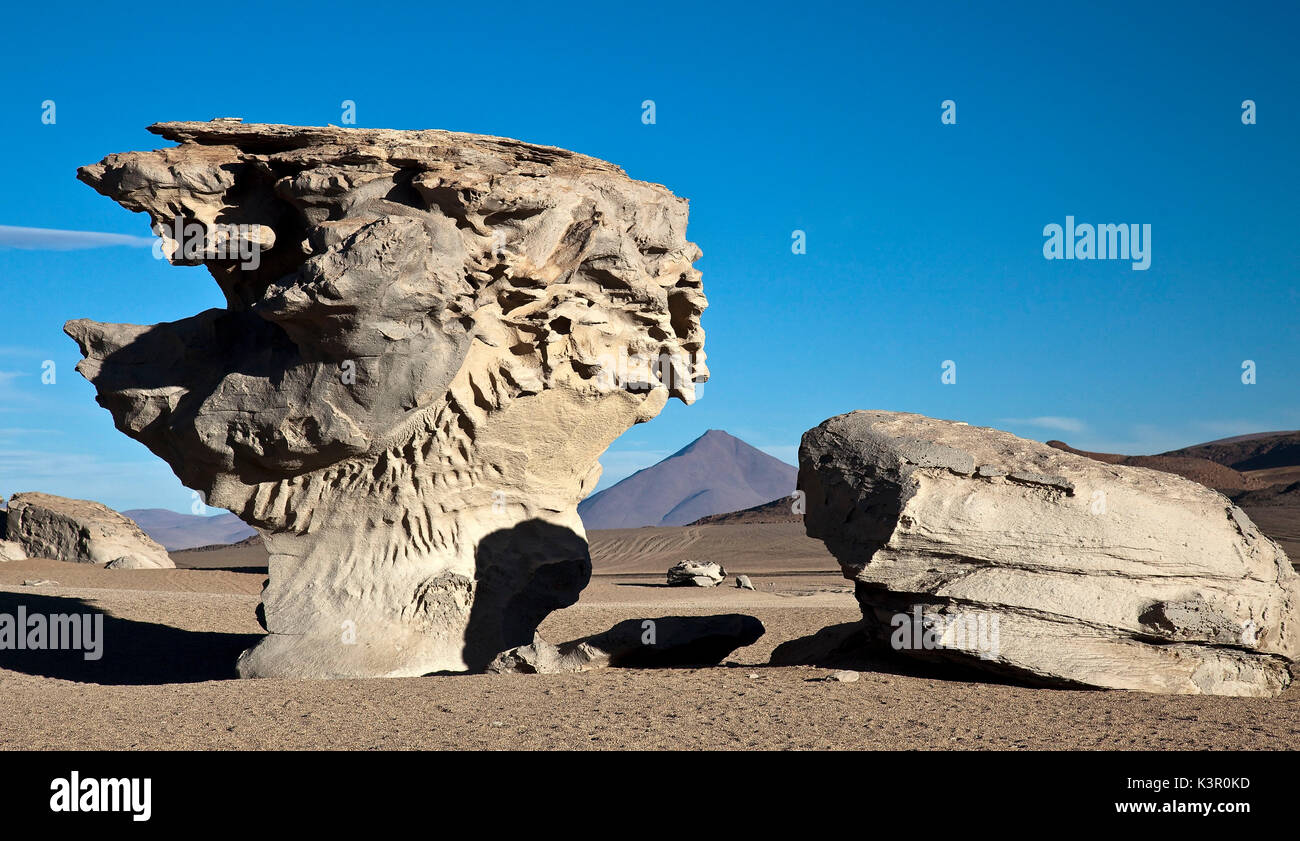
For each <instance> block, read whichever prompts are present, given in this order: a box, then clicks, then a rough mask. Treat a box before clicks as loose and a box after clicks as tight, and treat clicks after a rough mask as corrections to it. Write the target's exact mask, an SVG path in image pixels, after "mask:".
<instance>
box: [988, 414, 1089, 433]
mask: <svg viewBox="0 0 1300 841" xmlns="http://www.w3.org/2000/svg"><path fill="white" fill-rule="evenodd" d="M998 423H1005V424H1010V425H1013V426H1033V427H1037V428H1039V429H1055V430H1057V431H1058V432H1073V433H1075V434H1078V433H1081V432H1084V431H1086V430H1087V428H1088V425H1087V424H1086V423H1084V422H1083V421H1081V420H1079V419H1078V418H1063V417H1057V416H1055V415H1042V416H1040V417H1036V418H1002V419H1000V420H999V421H998Z"/></svg>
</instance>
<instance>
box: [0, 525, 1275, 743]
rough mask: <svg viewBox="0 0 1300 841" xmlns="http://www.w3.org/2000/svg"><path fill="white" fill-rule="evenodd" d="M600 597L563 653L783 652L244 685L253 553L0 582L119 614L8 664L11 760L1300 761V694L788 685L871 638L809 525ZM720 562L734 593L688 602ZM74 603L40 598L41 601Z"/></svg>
mask: <svg viewBox="0 0 1300 841" xmlns="http://www.w3.org/2000/svg"><path fill="white" fill-rule="evenodd" d="M590 538H591V546H592V557H593V566H594V569H595V572H594V575H593V577H592V580H591V583H590V585H589V586H588V587H587V588H586V589H585V590H584V591H583V592H582V596H581V599H580V600H579V601H578V603H577V604H575V605H573V606H571V607H569V608H566V609H563V610H560V611H557V612H555V613H553V614H552V615H551V616H550V617H548V618H547V619H546V621H545V622H544V623H543V624H542V626H541V628H540V631H541V634H542V635H543V636H544V637H546V638H547V639H549V640H552V641H563V640H568V639H574V638H577V637H581V636H584V635H587V634H593V633H598V632H600V631H602V630H605V629H607V628H609V627H610V626H612V625H613V624H615V623H616V622H619V621H622V620H625V619H630V618H654V617H659V616H669V615H703V614H715V613H733V612H735V613H746V614H750V615H753V616H756V617H758V618H759V619H760V620H761V621H762V622H763V624H764V626H765V627H766V633H765V634H764V636H763V637H762V638H761V639H760V640H759V641H758V642H756V643H755V644H753V645H750V646H747V647H745V648H741V649H738V650H737V651H735V652H734V653H733V654H732V655H731V656H730V657H728V658H727V660H726V661H724V663H723V664H721V665H719V666H717V667H712V668H696V669H623V668H608V669H602V670H597V671H591V672H585V673H576V674H561V675H518V674H505V675H492V674H477V675H436V676H428V677H419V678H393V679H367V680H281V679H258V680H239V679H237V678H236V676H235V670H234V661H235V657H236V656H237V655H238V654H239V652H240V651H241V650H243V649H245V648H247V647H249V646H250V645H252V644H253V643H254V642H256V641H257V639H258V637H259V636H260V635H261V634H262V633H263V631H262V629H261V627H260V626H259V625H258V622H257V620H256V618H255V609H256V607H257V604H258V599H259V594H260V591H261V587H262V583H263V581H264V580H265V578H266V574H265V555H264V552H263V550H262V548H261V547H260V546H258V545H257V544H256V543H255V542H254V543H253V544H251V545H249V544H245V545H235V546H228V547H221V548H219V549H214V550H208V551H202V550H190V551H182V552H175V553H173V558H174V559H175V561H176V563H177V567H178V568H177V569H160V570H105V569H102V568H99V567H96V566H94V565H88V564H71V563H61V562H57V561H50V560H44V559H32V560H25V561H14V562H10V563H6V564H3V565H0V611H7V612H13V611H14V610H15V609H16V606H17V605H18V604H25V605H27V607H28V609H29V610H33V611H35V610H40V611H45V612H48V613H60V612H63V613H76V612H86V611H103V612H104V613H105V614H106V620H105V625H104V653H103V658H102V659H101V660H99V661H86V660H84V659H83V656H82V654H81V653H80V652H54V653H43V652H42V653H33V652H18V651H6V652H3V654H2V655H0V693H3V695H4V697H5V698H6V701H7V704H6V706H7V709H8V712H7V714H6V715H5V716H4V717H3V718H0V746H2V747H4V748H9V749H36V750H44V749H91V750H99V749H106V750H116V749H249V750H263V749H349V750H356V749H360V750H367V749H469V750H513V749H574V750H611V749H665V750H672V749H719V750H730V749H742V750H753V749H772V750H830V749H849V750H856V749H897V750H911V749H921V750H929V749H944V750H952V749H957V750H966V749H1031V750H1061V749H1066V750H1078V749H1084V750H1086V749H1113V750H1184V749H1185V750H1233V749H1245V750H1259V749H1263V750H1271V749H1294V748H1295V747H1296V746H1297V745H1300V685H1297V684H1292V685H1291V687H1289V688H1288V689H1287V690H1286V691H1285V692H1284V693H1283V694H1281V695H1280V696H1278V697H1275V698H1235V697H1217V696H1210V695H1196V696H1170V695H1153V694H1147V693H1142V692H1126V691H1077V690H1062V689H1036V688H1027V687H1023V686H1015V685H1009V684H1003V683H997V682H991V681H989V680H987V679H984V678H973V679H961V678H959V677H954V676H953V675H951V674H939V673H933V672H926V671H924V670H922V669H921V668H920V667H918V666H916V665H912V664H903V663H898V662H894V661H888V660H880V661H871V662H867V661H864V662H863V663H861V664H860V665H859V666H858V668H857V669H856V671H857V672H858V674H859V678H858V679H857V680H856V681H853V682H839V681H833V680H826V678H827V677H829V676H830V675H832V674H833V673H834V671H835V669H833V668H829V667H821V666H818V665H801V666H772V665H769V664H768V663H769V658H770V656H771V654H772V651H773V650H774V649H775V648H776V647H777V646H778V645H780V644H781V643H784V642H788V641H791V640H796V639H799V638H802V637H806V636H809V635H812V634H814V633H816V632H817V631H819V630H821V629H822V628H824V627H827V626H831V625H836V624H839V623H848V622H853V621H855V620H857V619H858V618H859V617H860V612H859V608H858V605H857V603H856V601H855V600H854V598H853V594H852V591H851V586H850V582H848V581H846V580H844V579H843V578H842V577H841V576H840V574H839V573H838V571H836V570H837V568H836V564H835V562H834V560H833V559H832V558H831V556H830V555H829V554H828V553H827V552H826V550H825V548H824V547H823V545H822V544H821V542H820V541H816V540H812V539H810V538H808V537H806V536H805V535H804V534H803V526H802V525H801V524H799V523H744V522H740V523H731V524H711V525H696V526H685V527H674V528H640V529H619V530H609V531H595V532H591V533H590ZM682 557H707V558H710V559H712V560H716V561H718V562H720V563H722V565H723V566H724V567H725V568H726V570H727V572H728V574H729V575H730V576H733V577H734V576H735V575H736V574H744V575H748V576H750V578H751V579H752V580H753V582H754V585H755V588H756V589H755V590H754V591H748V590H741V589H737V588H735V587H734V586H732V584H733V579H732V578H728V580H727V581H726V582H725V583H724V585H723V586H720V587H716V588H670V587H667V586H665V585H664V570H666V569H667V567H668V566H670V565H671V564H672V563H674V562H675V561H676V560H679V559H680V558H682ZM37 580H46V581H51V582H56V583H49V584H42V585H40V586H27V585H25V583H24V582H27V581H37Z"/></svg>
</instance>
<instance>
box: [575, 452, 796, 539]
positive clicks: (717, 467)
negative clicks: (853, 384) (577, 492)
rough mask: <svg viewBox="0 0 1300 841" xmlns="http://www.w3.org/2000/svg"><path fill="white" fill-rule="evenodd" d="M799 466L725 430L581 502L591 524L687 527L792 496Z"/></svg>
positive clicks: (597, 526)
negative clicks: (716, 516)
mask: <svg viewBox="0 0 1300 841" xmlns="http://www.w3.org/2000/svg"><path fill="white" fill-rule="evenodd" d="M797 473H798V470H797V469H796V468H795V467H793V466H792V465H789V464H786V463H785V462H783V461H781V460H780V459H777V458H773V457H772V456H769V455H768V454H767V453H765V452H763V451H762V450H759V449H757V448H755V447H751V446H750V445H749V444H746V443H745V442H744V441H741V440H740V439H739V438H736V437H734V436H732V435H728V434H727V433H725V432H723V431H722V430H720V429H710V430H709V431H708V432H706V433H704V434H703V435H701V436H700V437H699V438H696V439H695V440H694V441H692V442H691V443H690V444H687V445H686V446H685V447H684V448H682V449H681V450H678V451H677V452H675V453H673V454H672V455H671V456H669V457H668V458H666V459H664V460H663V461H661V462H659V463H658V464H656V465H654V466H653V467H647V468H646V469H644V470H640V471H638V472H636V473H634V474H632V475H631V476H629V477H627V478H626V479H624V480H623V481H621V482H619V483H618V484H616V485H614V486H613V487H611V488H608V489H606V490H603V491H601V492H600V493H598V494H593V495H592V496H590V497H588V498H587V499H585V500H583V501H582V503H581V504H579V505H578V513H579V514H581V515H582V522H583V525H585V526H586V527H587V528H588V529H624V528H639V527H640V526H682V525H686V524H688V523H693V522H695V521H696V520H698V519H700V518H701V517H707V516H709V515H710V514H722V513H726V512H728V511H739V510H741V509H745V508H751V507H753V506H755V505H761V504H763V503H765V502H771V501H772V500H774V499H776V498H778V497H782V496H789V495H790V494H791V493H793V492H794V483H795V476H796V474H797Z"/></svg>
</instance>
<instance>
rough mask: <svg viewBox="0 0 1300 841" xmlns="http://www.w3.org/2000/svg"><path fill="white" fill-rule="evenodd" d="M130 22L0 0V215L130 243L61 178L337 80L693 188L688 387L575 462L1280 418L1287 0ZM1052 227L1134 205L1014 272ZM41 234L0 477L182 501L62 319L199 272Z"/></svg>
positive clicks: (127, 225)
mask: <svg viewBox="0 0 1300 841" xmlns="http://www.w3.org/2000/svg"><path fill="white" fill-rule="evenodd" d="M277 5H278V4H277ZM984 6H988V7H991V8H985V7H984ZM140 9H141V10H140V11H138V12H132V11H130V10H128V9H126V8H119V9H118V10H117V11H115V12H114V13H113V14H112V15H105V14H104V13H103V12H102V10H101V8H100V7H97V6H91V5H89V4H85V5H84V6H82V7H80V8H77V4H72V7H69V4H62V6H61V7H58V8H56V7H55V5H54V4H29V5H28V6H27V7H26V8H21V7H16V8H14V9H12V10H10V11H9V12H7V16H8V20H7V24H8V25H7V27H6V29H5V31H4V32H3V34H0V43H2V44H3V48H4V49H3V53H4V55H5V61H4V69H3V71H2V72H3V74H4V75H3V78H4V84H3V85H2V86H0V102H2V103H3V107H2V108H0V120H3V127H4V132H3V135H0V144H3V148H4V152H5V154H4V155H3V158H2V159H3V161H4V164H3V178H0V226H8V227H9V228H23V227H26V228H52V229H60V230H70V231H93V232H101V233H108V234H118V235H125V236H127V237H135V238H143V237H148V236H150V232H149V230H148V226H147V221H146V219H145V217H143V216H142V215H136V214H131V213H129V212H127V211H126V210H124V209H122V208H120V207H118V206H117V205H116V204H114V203H113V202H111V201H110V200H108V199H105V198H103V197H101V196H99V195H97V194H96V193H95V192H94V191H92V190H91V189H90V188H88V187H86V186H85V185H83V184H81V183H80V182H78V181H76V179H75V177H74V174H75V170H76V167H78V166H80V165H83V164H88V163H93V162H96V161H98V160H99V159H101V158H102V157H104V156H105V155H107V154H109V153H112V152H120V151H128V150H134V149H148V148H157V147H158V146H160V145H164V144H163V143H162V142H161V141H160V140H159V139H158V138H156V137H154V136H153V135H150V134H148V133H147V132H145V130H144V128H145V126H146V125H148V124H150V123H153V122H158V121H162V120H187V119H210V118H212V117H217V116H240V117H243V118H244V119H245V121H248V122H274V123H297V124H307V125H321V124H325V123H331V122H332V123H339V122H340V120H341V103H342V101H343V100H345V99H351V100H353V101H355V102H356V106H357V124H358V125H360V126H366V127H387V128H444V129H452V130H458V131H468V132H480V133H486V134H496V135H504V136H510V137H517V138H520V139H523V140H528V141H532V142H537V143H544V144H548V145H555V146H561V147H564V148H568V149H573V150H575V151H579V152H583V153H586V154H589V155H595V156H597V157H601V158H605V159H607V160H610V161H613V162H615V163H617V164H619V165H620V166H622V167H623V168H624V169H626V170H627V172H628V173H629V174H630V175H631V176H632V177H634V178H639V179H643V180H647V181H654V182H659V183H662V184H665V185H666V186H668V187H669V188H670V189H672V190H673V191H674V192H676V193H677V194H679V195H682V196H686V197H687V198H689V199H690V201H691V222H690V229H689V236H690V238H691V239H692V240H693V241H695V242H697V243H698V244H699V245H700V247H701V248H702V249H703V251H704V257H703V259H702V260H700V261H699V263H697V266H698V268H700V269H701V270H702V271H703V273H704V285H705V292H706V294H707V295H708V297H709V300H710V308H709V310H708V311H707V312H706V313H705V316H704V326H705V329H706V331H707V333H708V339H707V342H706V349H707V351H708V354H709V364H710V367H711V369H712V372H713V377H714V379H713V381H712V382H710V383H709V384H707V385H706V386H704V388H703V391H702V399H701V400H700V401H699V402H698V403H696V404H695V405H694V406H690V407H686V406H682V405H680V404H678V403H676V402H675V401H674V402H673V403H672V404H670V406H669V407H668V408H667V409H666V410H665V411H664V413H663V414H662V415H661V416H660V417H659V418H658V419H656V420H654V421H652V422H650V423H648V424H643V425H641V426H638V427H635V428H633V429H632V430H630V431H628V432H627V433H626V434H625V435H624V436H623V437H622V438H621V439H619V441H617V442H616V443H615V445H614V446H613V447H612V448H611V450H610V451H609V453H607V454H606V457H605V458H604V459H603V460H602V461H603V463H604V464H605V467H606V471H607V473H606V479H605V481H604V482H603V485H605V486H607V485H608V484H609V483H610V482H611V481H613V480H616V479H618V478H621V477H622V476H625V475H627V474H629V473H631V472H632V471H634V470H636V469H638V468H641V467H645V466H648V465H649V464H651V463H653V462H654V461H656V460H658V459H659V458H661V457H663V456H665V455H668V454H670V453H672V452H674V451H676V450H677V449H679V448H680V447H681V446H683V445H684V444H685V443H687V442H688V441H690V440H691V439H693V438H694V437H696V436H697V435H699V434H701V433H702V432H703V431H704V430H706V429H709V428H719V429H726V430H728V431H729V432H731V433H733V434H735V435H738V436H740V437H741V438H744V439H745V440H747V441H749V442H751V443H753V444H755V445H756V446H760V447H762V448H764V449H766V450H767V451H769V452H771V453H773V454H774V455H777V456H779V457H781V458H785V459H786V460H789V461H793V460H794V458H795V455H794V453H795V450H796V447H797V444H798V440H799V436H800V435H801V434H802V432H803V431H804V430H806V429H807V428H809V427H811V426H814V425H816V424H818V423H820V422H821V421H822V420H824V419H826V418H827V417H829V416H831V415H834V414H837V413H840V412H844V411H848V410H851V409H857V408H874V409H890V410H901V411H915V412H921V413H924V414H928V415H934V416H937V417H944V418H953V419H959V420H965V421H969V422H972V423H977V424H982V425H991V426H999V427H1002V428H1006V429H1009V430H1011V431H1013V432H1016V433H1018V434H1021V435H1024V436H1026V437H1029V438H1035V439H1039V440H1047V439H1050V438H1061V439H1064V440H1066V441H1068V442H1070V443H1071V444H1074V445H1076V446H1081V447H1086V448H1092V449H1101V450H1109V451H1121V452H1131V453H1149V452H1158V451H1162V450H1167V449H1171V448H1174V447H1179V446H1184V445H1187V444H1192V443H1196V442H1200V441H1204V440H1209V439H1213V438H1218V437H1224V436H1227V435H1232V434H1237V433H1243V432H1251V431H1261V430H1273V429H1294V428H1297V427H1300V329H1297V326H1296V322H1297V317H1296V316H1297V313H1298V312H1300V231H1298V230H1297V222H1298V221H1300V210H1298V207H1300V206H1298V204H1297V202H1298V199H1297V196H1300V156H1297V154H1296V150H1297V148H1298V147H1297V137H1298V136H1300V62H1298V61H1297V60H1296V58H1295V50H1294V36H1295V33H1296V31H1297V29H1298V26H1297V25H1298V24H1300V12H1297V11H1296V6H1295V5H1294V4H1289V3H1286V4H1284V3H1276V4H1262V3H1242V2H1236V3H1195V4H1174V3H1170V4H1156V3H1133V2H1123V3H1118V2H1117V3H1110V2H1102V3H1095V4H1088V5H1087V6H1086V7H1074V6H1066V7H1060V8H1056V7H1054V5H1053V4H1040V3H1032V4H1031V3H1023V4H1021V3H995V4H959V3H944V2H940V3H932V4H890V5H877V4H859V3H854V4H822V3H816V2H805V3H800V4H794V5H791V4H785V3H781V4H775V3H761V2H747V3H739V4H733V5H723V4H704V3H699V2H696V3H689V4H684V3H683V4H677V3H671V2H656V3H654V4H637V3H627V4H611V3H599V4H568V3H566V4H511V3H492V4H442V3H410V4H400V3H384V2H369V3H365V4H355V3H349V4H337V3H329V2H323V3H315V4H312V5H310V6H306V7H304V8H303V9H302V10H298V11H293V12H283V11H277V9H276V8H275V5H268V4H260V3H258V4H241V3H227V4H223V5H222V6H220V7H219V8H218V9H217V10H216V11H215V12H214V10H213V8H211V7H202V8H200V7H195V6H191V7H186V6H183V5H182V6H175V7H168V8H166V9H161V8H160V7H157V6H143V5H142V6H141V7H140ZM646 99H652V100H654V101H655V106H656V123H655V124H654V125H645V124H643V123H642V121H641V113H642V112H641V103H642V102H643V101H644V100H646ZM948 99H951V100H953V101H954V102H955V103H956V117H957V122H956V124H955V125H944V124H942V123H941V121H940V116H941V106H940V104H941V102H943V101H944V100H948ZM1245 99H1251V100H1254V101H1255V103H1256V109H1257V123H1256V124H1255V125H1243V123H1242V120H1241V114H1242V107H1241V103H1242V101H1243V100H1245ZM46 100H53V101H54V103H55V109H56V110H55V115H56V122H55V123H54V124H53V125H48V124H45V123H43V122H42V120H41V115H42V103H43V102H44V101H46ZM1067 215H1073V216H1074V217H1076V219H1077V220H1078V221H1079V222H1091V223H1139V224H1150V225H1151V226H1152V227H1151V229H1152V243H1151V245H1152V261H1151V266H1150V268H1149V269H1148V270H1146V271H1134V270H1132V269H1131V268H1130V264H1129V262H1125V261H1100V260H1097V261H1048V260H1046V259H1044V257H1043V252H1042V247H1043V242H1044V236H1043V227H1044V226H1045V225H1047V224H1049V223H1052V222H1055V223H1057V224H1064V222H1065V217H1066V216H1067ZM794 230H802V231H804V232H805V233H806V239H807V253H805V254H794V253H792V251H791V242H792V240H791V235H792V232H793V231H794ZM80 241H81V240H78V242H80ZM65 245H66V243H60V242H57V241H54V242H52V241H51V238H50V237H48V236H47V237H36V236H34V235H31V234H25V233H24V232H21V231H12V230H8V229H7V228H5V227H0V279H2V280H3V283H4V293H5V294H4V306H3V309H2V310H0V328H2V329H0V492H3V493H5V494H8V493H12V492H14V491H21V490H44V491H48V492H52V493H58V494H64V495H70V496H80V497H88V498H93V499H99V500H101V501H103V502H105V503H107V504H109V505H111V506H114V507H117V508H134V507H166V508H174V509H177V510H189V506H190V495H189V492H188V491H186V490H185V489H184V488H182V487H181V486H180V484H179V483H178V482H177V481H176V480H175V478H174V477H172V475H171V472H170V470H169V469H168V468H167V467H166V465H164V464H163V462H162V461H161V460H159V459H156V458H154V457H153V456H152V455H151V454H149V453H148V451H147V450H145V448H144V447H143V446H142V445H139V444H137V443H135V442H134V441H132V440H130V439H128V438H127V437H125V436H124V435H122V434H120V433H118V432H117V431H116V430H115V429H114V428H113V424H112V420H111V418H110V416H109V415H108V413H107V412H106V411H104V410H102V409H100V408H99V407H98V406H97V405H96V404H95V402H94V398H93V389H92V388H91V387H90V386H89V385H88V384H87V383H86V382H85V381H83V380H82V379H81V377H80V376H79V375H77V374H76V373H75V372H74V371H73V367H74V365H75V364H76V362H77V361H78V359H79V355H78V353H77V351H76V346H75V345H74V343H73V342H72V341H71V340H70V339H68V338H66V337H65V336H64V335H63V333H62V331H61V325H62V323H63V322H64V321H65V320H67V319H69V318H78V317H89V318H94V319H96V320H100V321H125V322H135V323H153V322H157V321H162V320H172V319H177V318H181V317H185V316H188V315H192V314H194V313H196V312H198V311H200V310H202V309H206V308H209V307H214V306H220V305H221V303H222V301H221V297H220V295H219V294H218V291H217V288H216V285H215V283H213V282H212V280H211V278H210V277H209V276H208V275H207V273H206V271H205V270H203V269H200V268H181V267H171V266H168V265H167V264H166V263H164V262H160V261H156V260H154V259H153V257H152V255H151V253H150V249H149V248H147V247H144V246H142V245H140V244H138V243H137V244H127V245H107V246H104V247H98V248H93V249H73V250H60V249H63V247H64V246H65ZM15 246H21V247H15ZM1247 359H1249V360H1253V361H1254V362H1255V364H1256V371H1257V381H1256V383H1255V384H1254V385H1244V384H1243V383H1242V381H1241V365H1242V362H1243V361H1244V360H1247ZM45 360H52V361H53V362H54V363H55V382H54V383H52V384H44V383H42V376H41V375H42V364H43V363H44V362H45ZM945 360H952V361H953V362H955V363H956V370H957V382H956V383H955V384H952V385H945V384H943V383H942V382H941V374H942V370H941V365H942V363H943V362H944V361H945Z"/></svg>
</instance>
